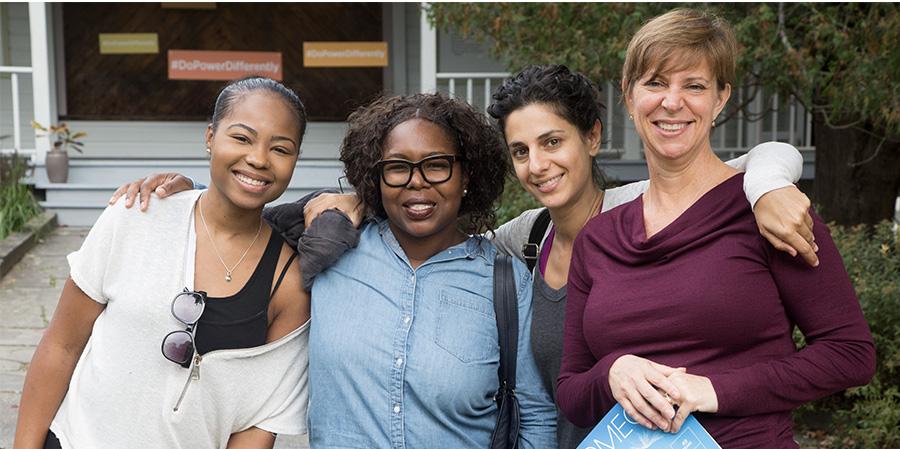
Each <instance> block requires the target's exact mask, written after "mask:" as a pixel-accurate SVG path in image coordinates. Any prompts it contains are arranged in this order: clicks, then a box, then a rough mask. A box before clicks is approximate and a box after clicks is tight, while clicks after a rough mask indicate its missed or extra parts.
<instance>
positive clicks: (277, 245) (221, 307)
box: [194, 231, 297, 354]
mask: <svg viewBox="0 0 900 449" xmlns="http://www.w3.org/2000/svg"><path fill="white" fill-rule="evenodd" d="M282 244H284V240H283V239H282V238H281V236H280V235H278V233H277V232H274V231H273V232H272V235H271V237H269V243H268V244H267V245H266V249H265V251H264V252H263V255H262V258H260V260H259V263H258V264H257V265H256V270H254V271H253V274H252V275H251V276H250V279H249V280H247V283H246V284H244V287H243V288H242V289H241V291H239V292H237V293H235V294H234V295H231V296H229V297H226V298H207V301H206V308H205V309H203V315H202V316H201V317H200V321H199V322H198V323H197V331H196V334H195V336H194V344H195V345H196V348H197V352H199V353H200V354H205V353H207V352H210V351H215V350H218V349H238V348H252V347H254V346H262V345H264V344H265V343H266V334H267V333H268V329H269V314H268V310H269V301H270V300H271V298H272V295H274V294H275V291H276V290H278V287H279V286H280V285H281V281H282V279H284V275H285V274H286V273H287V269H288V267H290V266H291V262H293V260H294V257H295V256H296V255H297V254H296V253H294V254H292V255H291V257H290V259H288V262H287V264H286V265H285V266H284V268H283V269H282V271H281V274H280V275H279V276H278V281H277V282H276V283H275V289H272V276H273V275H274V274H275V269H276V268H277V265H278V257H279V255H280V254H281V245H282ZM270 292H271V293H270Z"/></svg>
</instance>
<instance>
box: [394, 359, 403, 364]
mask: <svg viewBox="0 0 900 449" xmlns="http://www.w3.org/2000/svg"><path fill="white" fill-rule="evenodd" d="M395 363H396V364H397V366H400V365H402V364H403V357H397V360H395Z"/></svg>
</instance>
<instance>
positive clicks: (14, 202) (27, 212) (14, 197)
mask: <svg viewBox="0 0 900 449" xmlns="http://www.w3.org/2000/svg"><path fill="white" fill-rule="evenodd" d="M27 170H28V164H27V163H26V162H25V160H24V159H23V158H21V157H19V156H18V155H15V154H14V155H12V156H0V239H4V238H6V236H7V235H9V234H12V233H13V232H16V231H19V230H20V229H22V227H23V226H25V223H27V222H28V220H30V219H31V218H32V217H34V216H36V215H38V214H39V213H40V212H41V209H40V207H39V206H38V204H37V201H36V200H35V199H34V197H33V196H32V195H31V191H30V190H29V188H28V186H26V185H24V184H22V183H21V182H20V181H21V180H22V178H24V177H25V174H26V172H27Z"/></svg>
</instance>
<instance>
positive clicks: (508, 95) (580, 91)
mask: <svg viewBox="0 0 900 449" xmlns="http://www.w3.org/2000/svg"><path fill="white" fill-rule="evenodd" d="M492 98H493V102H492V103H491V105H490V106H489V107H488V110H487V112H488V114H490V116H491V117H493V118H494V119H496V120H497V125H498V127H499V128H500V132H501V133H503V135H504V136H505V135H506V119H507V118H508V117H509V115H510V114H512V113H513V112H515V111H516V110H518V109H520V108H523V107H525V106H528V105H530V104H535V103H540V104H545V105H548V106H550V107H551V108H552V109H553V110H554V111H555V112H556V114H557V115H559V116H560V117H562V118H563V119H564V120H566V121H567V122H569V123H571V124H572V125H574V126H575V128H576V129H578V131H579V132H580V133H581V135H582V137H584V136H587V135H588V133H590V132H591V129H593V128H594V123H596V122H598V121H599V122H600V126H601V129H603V130H605V128H604V127H603V115H604V114H605V112H606V106H605V105H604V104H603V102H602V101H600V89H599V88H598V87H597V85H596V84H594V83H592V82H591V80H589V79H588V78H587V77H586V76H584V75H582V74H580V73H578V72H572V71H570V70H569V68H568V67H566V66H564V65H558V64H556V65H531V66H528V67H525V68H524V69H522V71H520V72H519V73H517V74H515V75H514V76H512V77H509V78H507V79H505V80H503V84H502V85H501V86H500V87H499V88H498V89H497V91H496V92H494V95H492ZM591 173H592V175H593V178H594V183H595V184H597V186H598V187H602V186H603V184H604V177H603V171H602V170H601V169H600V165H599V164H598V163H597V162H596V160H595V161H594V163H593V164H592V169H591Z"/></svg>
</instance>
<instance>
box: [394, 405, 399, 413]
mask: <svg viewBox="0 0 900 449" xmlns="http://www.w3.org/2000/svg"><path fill="white" fill-rule="evenodd" d="M394 413H400V406H399V405H395V406H394Z"/></svg>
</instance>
